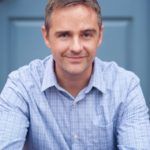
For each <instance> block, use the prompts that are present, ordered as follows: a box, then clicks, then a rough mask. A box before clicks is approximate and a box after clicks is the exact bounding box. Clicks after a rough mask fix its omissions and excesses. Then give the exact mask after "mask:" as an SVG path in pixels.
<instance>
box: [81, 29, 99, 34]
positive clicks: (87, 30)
mask: <svg viewBox="0 0 150 150" xmlns="http://www.w3.org/2000/svg"><path fill="white" fill-rule="evenodd" d="M85 32H90V33H93V34H96V33H97V32H96V30H95V29H85V30H83V31H81V33H85Z"/></svg>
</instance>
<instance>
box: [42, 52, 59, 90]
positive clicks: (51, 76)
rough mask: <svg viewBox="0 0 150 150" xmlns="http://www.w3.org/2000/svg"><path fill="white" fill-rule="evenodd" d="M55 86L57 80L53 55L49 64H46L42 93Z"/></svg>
mask: <svg viewBox="0 0 150 150" xmlns="http://www.w3.org/2000/svg"><path fill="white" fill-rule="evenodd" d="M55 85H57V80H56V76H55V72H54V60H53V57H52V55H51V56H50V58H49V60H48V62H47V63H46V68H45V71H44V77H43V82H42V87H41V91H42V92H43V91H45V90H46V89H48V88H49V87H53V86H55Z"/></svg>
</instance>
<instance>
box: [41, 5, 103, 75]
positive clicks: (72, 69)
mask: <svg viewBox="0 0 150 150" xmlns="http://www.w3.org/2000/svg"><path fill="white" fill-rule="evenodd" d="M43 36H44V39H45V43H46V45H47V46H48V47H49V48H51V51H52V54H53V57H54V60H55V70H56V73H60V74H61V73H68V74H70V75H80V74H84V73H85V74H86V73H88V72H90V71H91V70H92V62H93V59H94V57H95V55H96V48H97V47H98V46H99V45H100V43H101V40H102V29H101V27H100V26H99V24H98V18H97V14H96V12H95V11H94V10H93V9H91V8H90V7H87V6H84V5H74V6H69V7H65V8H60V9H56V10H54V12H53V13H52V16H51V26H50V30H49V33H46V29H45V28H43Z"/></svg>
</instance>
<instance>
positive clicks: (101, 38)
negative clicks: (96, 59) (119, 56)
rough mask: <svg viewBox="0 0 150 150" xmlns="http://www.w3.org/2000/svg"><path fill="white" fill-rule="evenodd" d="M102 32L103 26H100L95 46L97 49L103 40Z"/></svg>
mask: <svg viewBox="0 0 150 150" xmlns="http://www.w3.org/2000/svg"><path fill="white" fill-rule="evenodd" d="M103 30H104V26H103V25H101V26H100V27H99V31H100V32H99V40H98V44H97V47H99V46H100V45H101V44H102V40H103Z"/></svg>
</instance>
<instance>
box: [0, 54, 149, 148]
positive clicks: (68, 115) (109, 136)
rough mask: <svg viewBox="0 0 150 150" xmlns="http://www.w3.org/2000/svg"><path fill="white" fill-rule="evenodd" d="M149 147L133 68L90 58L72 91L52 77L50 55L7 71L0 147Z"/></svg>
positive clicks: (146, 120) (144, 111)
mask: <svg viewBox="0 0 150 150" xmlns="http://www.w3.org/2000/svg"><path fill="white" fill-rule="evenodd" d="M24 144H25V145H26V149H28V150H114V149H119V150H149V149H150V123H149V116H148V108H147V106H146V104H145V100H144V97H143V94H142V91H141V88H140V85H139V79H138V78H137V77H136V75H134V74H133V73H131V72H129V71H126V70H124V69H122V68H120V67H118V66H117V65H116V64H115V63H114V62H103V61H101V60H99V59H98V58H95V60H94V69H93V73H92V76H91V79H90V81H89V84H88V86H87V87H85V88H84V89H83V90H81V91H80V93H79V94H78V95H77V96H76V97H73V96H72V95H70V93H68V92H67V91H65V90H64V89H63V88H62V87H60V86H59V84H58V83H57V80H56V77H55V73H54V70H53V58H52V56H49V57H47V58H45V59H44V60H34V61H33V62H31V63H30V64H29V65H28V66H24V67H22V68H20V69H18V70H17V71H14V72H12V73H11V74H10V75H9V77H8V80H7V83H6V85H5V87H4V89H3V91H2V93H1V95H0V150H5V149H6V150H20V149H23V147H24Z"/></svg>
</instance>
